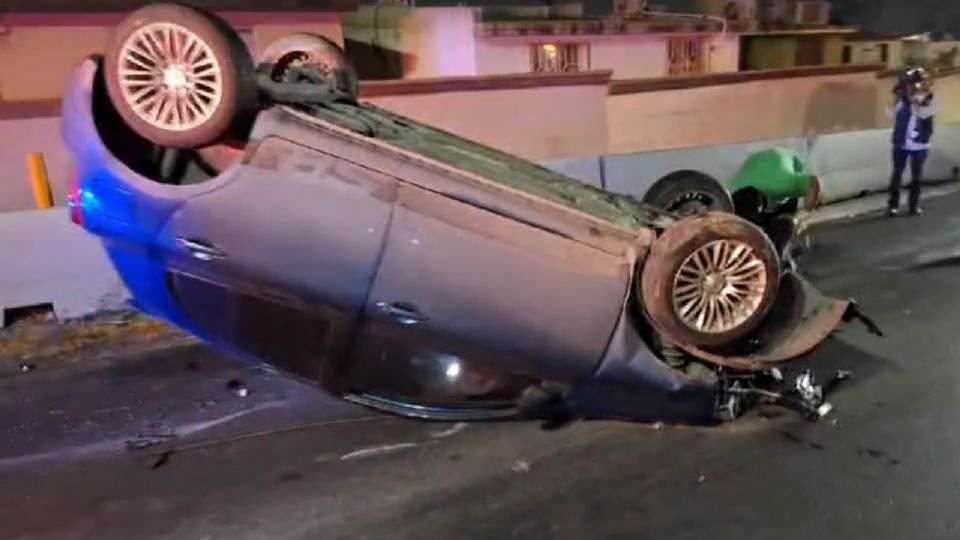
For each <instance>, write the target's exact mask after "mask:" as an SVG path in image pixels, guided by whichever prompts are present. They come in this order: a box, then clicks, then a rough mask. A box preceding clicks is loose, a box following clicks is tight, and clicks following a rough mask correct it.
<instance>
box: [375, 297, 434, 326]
mask: <svg viewBox="0 0 960 540" xmlns="http://www.w3.org/2000/svg"><path fill="white" fill-rule="evenodd" d="M377 311H379V312H380V313H382V314H383V315H386V316H387V317H390V318H391V319H393V320H394V322H396V323H397V324H400V325H402V326H413V325H416V324H420V323H422V322H426V321H427V317H425V316H424V315H423V314H422V313H420V311H419V310H418V309H417V308H416V306H412V305H410V304H407V303H405V302H397V303H394V304H388V303H386V302H378V303H377Z"/></svg>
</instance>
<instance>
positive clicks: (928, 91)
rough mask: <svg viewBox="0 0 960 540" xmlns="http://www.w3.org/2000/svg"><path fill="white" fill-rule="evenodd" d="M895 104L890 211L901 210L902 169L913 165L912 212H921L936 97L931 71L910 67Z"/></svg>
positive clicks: (911, 185)
mask: <svg viewBox="0 0 960 540" xmlns="http://www.w3.org/2000/svg"><path fill="white" fill-rule="evenodd" d="M893 93H894V104H893V107H892V109H891V110H890V113H891V115H892V116H893V118H894V126H893V175H892V176H891V178H890V200H889V202H888V205H887V215H889V216H896V215H899V213H900V188H901V185H902V184H903V173H904V171H905V170H906V168H907V165H908V164H909V165H910V173H911V177H912V178H911V180H912V183H911V184H910V197H909V201H908V204H909V208H910V214H911V215H919V214H920V213H921V210H920V182H921V180H922V178H923V166H924V164H925V163H926V161H927V154H928V153H929V151H930V139H931V137H932V136H933V115H934V113H935V105H936V103H935V98H934V94H933V83H932V78H931V77H930V74H929V73H928V72H927V71H926V70H924V69H923V68H916V69H911V70H910V71H908V72H907V73H906V74H905V75H904V76H903V78H902V79H900V81H899V82H898V83H897V86H896V87H895V88H894V90H893Z"/></svg>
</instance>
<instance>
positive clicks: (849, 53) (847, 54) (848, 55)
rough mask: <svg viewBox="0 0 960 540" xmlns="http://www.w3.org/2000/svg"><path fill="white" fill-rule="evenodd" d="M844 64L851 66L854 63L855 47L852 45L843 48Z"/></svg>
mask: <svg viewBox="0 0 960 540" xmlns="http://www.w3.org/2000/svg"><path fill="white" fill-rule="evenodd" d="M842 61H843V63H844V64H849V63H851V62H853V47H851V46H850V45H844V46H843V60H842Z"/></svg>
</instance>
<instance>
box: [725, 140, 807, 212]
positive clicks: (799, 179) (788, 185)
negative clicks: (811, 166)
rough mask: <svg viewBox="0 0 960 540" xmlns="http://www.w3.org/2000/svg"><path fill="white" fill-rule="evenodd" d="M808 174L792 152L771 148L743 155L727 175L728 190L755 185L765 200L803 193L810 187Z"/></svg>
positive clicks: (779, 199)
mask: <svg viewBox="0 0 960 540" xmlns="http://www.w3.org/2000/svg"><path fill="white" fill-rule="evenodd" d="M811 184H812V176H811V174H810V172H809V171H808V170H807V168H806V166H805V165H804V164H803V161H802V160H801V159H800V157H799V156H797V154H796V152H793V151H791V150H787V149H785V148H771V149H768V150H763V151H761V152H757V153H755V154H753V155H751V156H750V157H748V158H747V160H746V161H744V162H743V165H741V166H740V170H739V171H737V174H735V175H734V176H733V178H731V179H730V183H729V188H730V192H731V193H736V192H737V191H739V190H741V189H744V188H750V187H752V188H755V189H757V190H759V191H760V192H761V193H763V195H764V196H765V197H766V198H767V200H768V201H781V200H783V199H789V198H793V197H803V196H804V195H806V194H807V192H808V191H809V190H810V187H811Z"/></svg>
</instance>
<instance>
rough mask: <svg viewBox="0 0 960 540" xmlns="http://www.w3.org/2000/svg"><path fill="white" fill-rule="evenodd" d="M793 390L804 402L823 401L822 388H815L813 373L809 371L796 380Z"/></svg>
mask: <svg viewBox="0 0 960 540" xmlns="http://www.w3.org/2000/svg"><path fill="white" fill-rule="evenodd" d="M794 389H795V390H796V391H797V393H798V394H800V397H801V398H802V399H803V400H804V401H807V402H811V403H820V402H821V401H822V400H823V388H822V387H820V386H817V384H816V382H815V381H814V378H813V372H812V371H810V370H807V371H805V372H803V374H801V375H800V376H798V377H797V378H796V380H795V381H794Z"/></svg>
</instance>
